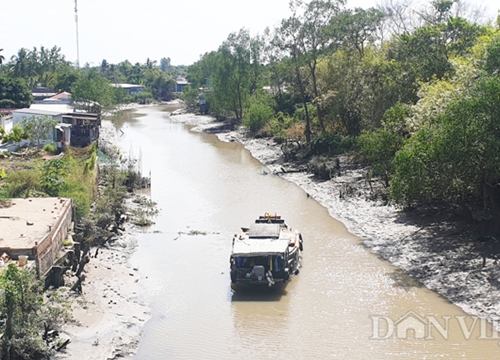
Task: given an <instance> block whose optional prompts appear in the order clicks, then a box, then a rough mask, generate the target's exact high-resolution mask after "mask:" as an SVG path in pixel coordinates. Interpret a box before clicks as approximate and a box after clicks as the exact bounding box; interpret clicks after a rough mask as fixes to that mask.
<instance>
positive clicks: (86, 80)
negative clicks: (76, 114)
mask: <svg viewBox="0 0 500 360" xmlns="http://www.w3.org/2000/svg"><path fill="white" fill-rule="evenodd" d="M71 98H72V100H73V101H75V102H81V103H82V105H83V107H84V108H86V109H92V108H93V107H95V105H96V104H95V103H98V104H99V105H101V106H102V107H103V108H104V109H110V108H111V107H112V106H113V105H114V104H115V102H114V93H113V89H112V87H111V86H110V82H109V80H108V79H106V78H105V77H103V76H102V75H101V74H99V72H98V71H97V70H96V69H91V70H89V71H88V72H87V73H86V74H85V75H84V76H83V77H82V78H80V79H79V80H77V81H76V82H75V83H74V84H73V86H72V88H71Z"/></svg>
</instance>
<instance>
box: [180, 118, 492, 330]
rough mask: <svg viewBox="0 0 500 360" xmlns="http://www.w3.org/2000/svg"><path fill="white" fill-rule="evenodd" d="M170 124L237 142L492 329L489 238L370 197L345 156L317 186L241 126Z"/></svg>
mask: <svg viewBox="0 0 500 360" xmlns="http://www.w3.org/2000/svg"><path fill="white" fill-rule="evenodd" d="M172 121H175V122H181V123H185V124H190V125H193V129H192V130H193V131H205V132H210V133H214V134H216V135H217V136H218V138H219V139H220V140H221V141H237V142H240V143H242V144H243V145H244V146H245V147H246V148H247V149H248V150H249V151H250V152H251V154H252V156H254V157H255V158H256V159H258V160H259V161H260V162H262V163H263V164H264V165H265V166H267V167H268V169H269V172H268V174H269V175H268V176H281V177H283V178H284V179H287V180H289V181H291V182H293V183H295V184H297V185H298V186H300V187H301V188H303V189H304V190H305V191H306V192H307V193H308V195H309V196H310V197H311V198H314V199H315V200H317V201H318V202H319V203H320V204H322V205H323V206H325V207H326V208H327V209H328V211H329V213H330V215H331V216H332V217H334V218H335V219H337V220H340V221H342V222H343V223H344V225H345V226H346V227H347V228H348V230H349V231H350V232H351V233H353V234H355V235H357V236H359V237H360V238H362V239H363V243H364V245H365V246H366V247H368V248H370V249H371V251H372V252H373V253H375V254H376V255H378V256H380V257H382V258H384V259H386V260H388V261H390V262H391V263H392V264H394V265H396V266H398V267H399V268H401V269H402V270H403V271H404V272H405V273H406V274H408V275H411V276H413V277H415V278H416V279H418V281H420V282H421V283H422V284H424V285H425V286H426V287H428V288H429V289H431V290H434V291H436V292H437V293H439V294H441V295H442V296H443V297H445V298H446V299H448V300H449V301H450V302H452V303H454V304H456V305H458V306H460V307H461V308H462V309H463V310H464V311H466V312H467V313H469V314H472V315H476V316H479V317H481V318H486V319H488V320H489V321H492V322H495V323H494V324H495V326H497V328H498V323H497V322H498V321H500V304H499V303H498V299H500V268H499V265H498V264H497V260H496V256H497V255H498V253H499V251H500V245H499V244H498V243H497V242H494V241H493V240H491V239H489V241H483V242H481V241H480V240H478V236H477V234H476V232H475V231H474V229H473V226H472V225H468V224H464V223H461V222H457V221H454V220H451V219H449V217H447V216H446V215H443V214H441V213H440V211H439V209H432V208H430V209H425V210H420V211H413V212H410V213H408V212H403V211H402V210H401V209H399V208H398V207H395V206H393V205H390V204H387V201H385V200H383V199H381V198H380V197H379V196H375V195H376V194H375V193H376V192H377V191H376V189H374V188H373V187H374V186H375V187H380V186H381V185H380V183H378V184H377V183H375V184H374V182H373V181H372V183H371V184H370V183H369V182H368V181H367V180H366V168H363V167H362V166H359V165H356V164H353V163H352V162H351V161H350V160H349V159H347V158H345V157H341V158H340V171H339V172H338V173H336V174H335V176H334V177H333V178H332V179H331V180H328V181H319V180H317V179H315V178H314V175H313V174H310V173H306V172H283V169H284V170H287V169H288V170H293V169H295V168H296V165H295V164H293V163H286V162H285V161H284V160H283V153H282V151H281V149H280V147H279V146H277V145H276V144H274V143H273V141H272V140H271V139H255V138H252V137H251V136H249V134H248V132H247V131H246V129H244V128H243V127H239V126H237V125H235V126H231V125H229V126H228V125H227V124H224V123H220V122H216V121H215V120H214V119H213V118H211V117H209V116H196V115H193V114H180V115H178V116H174V117H172ZM273 174H278V175H273ZM483 261H484V263H483ZM483 265H484V266H483Z"/></svg>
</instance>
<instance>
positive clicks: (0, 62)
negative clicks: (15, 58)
mask: <svg viewBox="0 0 500 360" xmlns="http://www.w3.org/2000/svg"><path fill="white" fill-rule="evenodd" d="M1 52H3V49H0V67H1V66H2V64H3V61H4V60H5V56H3V55H2V54H1Z"/></svg>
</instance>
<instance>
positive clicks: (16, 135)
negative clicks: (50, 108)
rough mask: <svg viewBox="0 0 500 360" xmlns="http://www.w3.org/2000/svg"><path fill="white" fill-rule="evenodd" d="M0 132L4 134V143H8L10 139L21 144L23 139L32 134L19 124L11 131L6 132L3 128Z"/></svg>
mask: <svg viewBox="0 0 500 360" xmlns="http://www.w3.org/2000/svg"><path fill="white" fill-rule="evenodd" d="M0 134H1V135H2V144H4V143H8V142H9V141H12V142H13V143H15V144H19V143H20V142H21V141H23V140H27V139H29V138H30V134H29V133H28V132H27V131H26V130H25V129H23V128H22V127H21V126H19V125H18V124H16V125H15V126H14V127H13V128H12V130H11V132H10V133H8V134H5V130H3V129H1V131H0Z"/></svg>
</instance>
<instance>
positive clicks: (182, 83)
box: [175, 76, 189, 93]
mask: <svg viewBox="0 0 500 360" xmlns="http://www.w3.org/2000/svg"><path fill="white" fill-rule="evenodd" d="M188 85H189V82H188V81H187V80H186V79H184V78H183V77H181V76H179V77H178V78H177V79H176V80H175V92H177V93H181V92H182V89H184V87H186V86H188Z"/></svg>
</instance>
